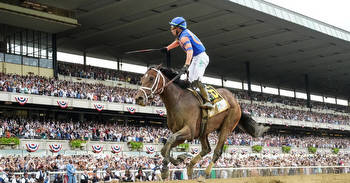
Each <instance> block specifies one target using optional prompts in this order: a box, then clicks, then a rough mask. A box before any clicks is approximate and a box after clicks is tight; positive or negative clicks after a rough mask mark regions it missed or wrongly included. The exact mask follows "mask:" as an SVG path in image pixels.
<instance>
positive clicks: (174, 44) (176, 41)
mask: <svg viewBox="0 0 350 183" xmlns="http://www.w3.org/2000/svg"><path fill="white" fill-rule="evenodd" d="M179 45H180V44H179V41H178V40H177V39H176V40H175V41H174V42H172V43H171V44H169V46H167V47H166V48H167V50H168V51H170V50H172V49H174V48H176V47H178V46H179Z"/></svg>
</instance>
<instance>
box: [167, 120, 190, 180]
mask: <svg viewBox="0 0 350 183" xmlns="http://www.w3.org/2000/svg"><path fill="white" fill-rule="evenodd" d="M190 138H191V130H190V128H189V127H187V126H185V127H184V128H182V129H181V130H179V131H177V132H176V133H174V134H173V135H171V136H170V138H169V139H168V140H167V142H166V144H165V145H164V147H163V148H162V150H161V154H162V156H163V157H164V159H163V168H162V178H163V179H166V178H167V177H168V174H169V167H168V164H169V161H170V150H171V148H172V147H174V143H176V142H178V141H181V142H183V141H184V140H186V139H190Z"/></svg>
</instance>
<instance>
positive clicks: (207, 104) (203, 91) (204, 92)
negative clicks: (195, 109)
mask: <svg viewBox="0 0 350 183" xmlns="http://www.w3.org/2000/svg"><path fill="white" fill-rule="evenodd" d="M196 82H197V86H198V88H199V91H200V93H201V95H202V97H203V98H204V100H205V103H204V104H203V105H202V106H201V107H202V108H204V109H212V108H213V107H214V106H213V104H211V102H210V99H209V94H208V91H207V89H206V87H205V85H204V84H203V83H202V82H200V81H199V80H196Z"/></svg>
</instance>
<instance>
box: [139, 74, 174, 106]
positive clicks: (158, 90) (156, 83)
mask: <svg viewBox="0 0 350 183" xmlns="http://www.w3.org/2000/svg"><path fill="white" fill-rule="evenodd" d="M151 69H152V70H154V71H156V72H157V76H156V79H155V80H154V83H153V85H152V87H151V88H150V87H145V86H142V87H140V88H139V90H141V91H142V92H143V94H144V95H145V97H146V103H147V102H148V98H153V97H154V95H159V94H162V93H163V91H164V88H165V87H166V86H167V85H168V83H167V85H166V84H165V77H164V75H163V73H162V72H161V71H160V70H158V69H155V68H151ZM161 79H162V80H163V82H161V81H160V80H161ZM160 83H163V86H162V87H161V88H160V86H159V84H160ZM146 90H148V91H150V94H149V95H147V92H146Z"/></svg>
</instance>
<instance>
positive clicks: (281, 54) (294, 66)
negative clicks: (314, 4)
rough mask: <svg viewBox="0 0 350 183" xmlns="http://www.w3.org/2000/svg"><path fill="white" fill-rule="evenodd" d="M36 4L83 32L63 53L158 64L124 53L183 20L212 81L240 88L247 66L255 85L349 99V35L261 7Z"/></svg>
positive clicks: (153, 44)
mask: <svg viewBox="0 0 350 183" xmlns="http://www.w3.org/2000/svg"><path fill="white" fill-rule="evenodd" d="M38 1H39V2H42V3H46V4H50V5H52V6H56V7H60V8H65V9H70V10H75V11H77V19H78V22H79V23H80V24H81V27H79V28H76V29H72V30H69V31H65V32H62V33H60V34H59V35H58V38H59V39H58V48H59V50H62V51H68V52H80V53H81V52H82V51H83V50H86V51H87V54H88V55H90V56H97V57H100V58H114V59H115V58H117V57H124V58H126V59H129V60H133V61H134V62H136V63H139V64H140V63H141V64H155V63H159V62H160V61H161V60H162V59H164V57H162V56H161V55H160V54H159V53H149V54H138V55H128V56H127V57H126V56H125V55H123V54H122V53H123V52H125V51H130V50H137V49H145V48H159V47H162V46H165V45H167V44H168V43H170V42H171V41H172V40H173V37H172V35H171V33H170V31H169V25H168V22H169V21H170V20H171V18H173V17H175V16H183V17H185V18H186V19H187V20H188V25H189V28H190V29H191V30H192V31H193V32H194V33H196V34H197V35H198V36H199V37H200V39H201V40H202V42H204V44H205V46H206V47H207V52H208V55H209V56H210V65H209V67H208V69H207V73H208V74H209V75H211V76H216V77H218V76H219V77H220V76H223V77H224V78H226V79H233V80H237V79H238V80H244V79H245V78H246V77H245V76H246V72H245V62H250V67H251V79H252V83H262V84H263V85H272V86H280V87H281V88H296V89H300V90H304V88H305V83H304V74H308V75H309V79H310V81H309V83H310V89H311V92H312V93H318V94H324V95H330V96H337V97H340V98H345V99H348V96H349V95H348V94H349V93H350V83H349V81H350V74H349V68H350V61H349V59H350V51H349V50H350V43H349V40H350V34H349V32H346V31H344V30H341V29H338V28H336V27H333V26H330V25H327V24H325V23H322V22H319V21H316V20H314V19H311V18H308V17H305V16H302V15H300V14H297V13H295V12H292V11H289V10H286V9H283V8H280V7H277V6H275V5H272V4H270V3H267V2H264V1H260V0H249V1H248V0H246V1H245V0H232V1H228V0H216V1H212V0H178V1H175V0H152V1H137V0H127V1H126V0H105V1H99V0H76V1H74V2H71V1H49V0H38ZM233 1H235V2H233ZM257 10H259V11H257ZM171 58H172V61H173V63H172V66H173V67H181V65H183V63H184V58H185V57H184V53H183V52H182V51H181V50H180V49H177V50H176V51H174V52H173V53H172V57H171Z"/></svg>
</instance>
